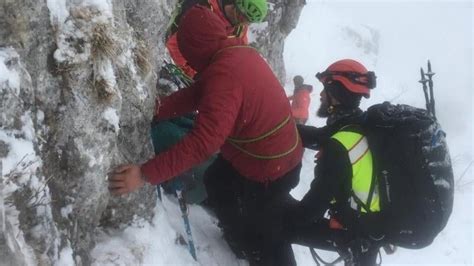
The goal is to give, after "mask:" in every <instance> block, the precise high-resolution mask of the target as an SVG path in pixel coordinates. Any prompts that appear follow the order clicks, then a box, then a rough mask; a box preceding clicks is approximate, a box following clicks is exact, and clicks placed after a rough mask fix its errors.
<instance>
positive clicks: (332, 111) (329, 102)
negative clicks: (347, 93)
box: [326, 91, 336, 114]
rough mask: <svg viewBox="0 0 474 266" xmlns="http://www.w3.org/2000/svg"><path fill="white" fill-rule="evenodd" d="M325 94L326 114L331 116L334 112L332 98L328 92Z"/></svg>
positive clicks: (334, 106)
mask: <svg viewBox="0 0 474 266" xmlns="http://www.w3.org/2000/svg"><path fill="white" fill-rule="evenodd" d="M326 94H327V99H328V108H327V112H328V114H332V113H334V111H335V110H336V105H335V104H334V101H333V99H334V98H333V97H332V95H331V93H330V92H329V91H326Z"/></svg>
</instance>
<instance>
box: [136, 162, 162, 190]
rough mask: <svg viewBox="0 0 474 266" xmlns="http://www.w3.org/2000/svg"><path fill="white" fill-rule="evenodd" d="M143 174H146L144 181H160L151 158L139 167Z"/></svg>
mask: <svg viewBox="0 0 474 266" xmlns="http://www.w3.org/2000/svg"><path fill="white" fill-rule="evenodd" d="M140 170H141V172H142V175H143V176H146V178H147V179H146V182H148V183H150V184H152V185H157V184H159V183H161V178H160V176H159V175H158V171H157V169H156V167H155V163H154V161H153V159H151V160H149V161H148V162H146V163H144V164H142V166H141V167H140Z"/></svg>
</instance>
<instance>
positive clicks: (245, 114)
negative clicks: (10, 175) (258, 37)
mask: <svg viewBox="0 0 474 266" xmlns="http://www.w3.org/2000/svg"><path fill="white" fill-rule="evenodd" d="M178 44H179V49H180V50H181V52H182V54H183V56H184V57H185V58H186V59H187V60H188V62H189V64H190V66H192V67H193V68H194V69H196V70H198V71H199V73H200V75H199V78H198V79H196V81H195V82H194V83H193V84H192V85H191V86H190V87H187V88H183V89H181V90H179V91H177V92H175V93H173V94H171V95H170V96H168V97H166V98H164V99H162V101H161V104H160V105H159V108H158V109H157V113H156V116H155V117H156V119H157V121H162V120H166V119H169V118H173V117H179V116H182V115H183V114H187V113H190V112H191V111H194V110H197V115H196V119H195V122H194V125H193V128H192V129H191V130H190V131H189V133H187V134H186V135H185V136H184V137H183V138H182V139H180V140H179V141H178V142H177V143H176V144H175V145H173V146H171V147H169V148H168V149H167V150H166V151H163V152H161V153H159V154H158V155H156V156H155V157H154V158H151V159H150V160H148V161H147V162H145V163H144V164H142V165H123V166H120V167H117V168H116V169H114V171H113V172H112V173H111V176H110V177H109V190H110V191H111V193H112V194H114V195H122V194H127V193H130V192H132V191H134V190H137V189H138V188H140V187H142V186H143V185H144V184H145V183H151V184H160V183H162V182H164V181H166V180H171V179H172V178H173V177H175V176H177V175H179V174H180V173H182V172H184V171H186V170H187V169H190V168H191V167H192V166H194V165H197V164H199V163H201V162H203V161H205V160H206V159H207V158H208V157H210V156H211V155H213V154H214V153H215V152H217V151H219V155H218V158H217V159H216V160H215V161H214V162H213V163H212V165H211V166H210V167H209V168H208V169H207V171H206V173H205V177H204V183H205V186H206V190H207V194H208V205H209V206H210V207H211V208H212V209H213V210H214V211H215V213H216V216H217V218H218V219H219V225H220V226H221V228H222V229H223V231H224V238H226V240H227V242H228V244H229V246H230V247H231V248H232V249H233V250H234V252H235V253H236V255H237V256H242V257H243V258H247V259H248V260H249V262H250V265H295V264H296V262H295V259H294V255H293V251H292V249H291V245H290V243H289V242H288V241H287V239H286V238H285V237H284V235H283V233H282V230H283V214H284V210H286V208H287V206H288V203H289V202H290V200H291V196H290V194H289V192H290V190H291V189H292V188H293V187H295V186H296V185H297V183H298V181H299V172H300V169H301V159H302V155H303V147H302V145H301V140H300V138H299V134H298V132H297V129H296V125H295V123H294V121H293V120H292V119H291V108H290V105H289V103H288V100H287V98H286V95H285V92H284V89H283V87H282V86H281V84H280V83H279V81H278V79H277V78H276V76H275V74H274V73H273V72H272V70H271V68H270V66H269V65H268V64H267V63H266V61H265V59H264V58H263V57H262V56H261V55H260V54H259V53H258V51H257V50H255V49H254V48H252V47H250V46H247V45H244V44H243V43H242V40H241V39H239V38H235V37H234V38H232V37H230V38H229V36H228V33H227V32H226V28H225V24H224V23H223V22H222V21H221V20H220V19H219V17H217V15H216V14H214V13H213V12H211V11H210V10H209V9H207V8H205V7H202V6H195V7H192V8H191V9H190V10H189V11H188V12H187V13H186V14H185V15H184V16H183V18H181V23H180V27H179V29H178Z"/></svg>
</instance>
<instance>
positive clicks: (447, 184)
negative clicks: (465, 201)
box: [363, 102, 454, 249]
mask: <svg viewBox="0 0 474 266" xmlns="http://www.w3.org/2000/svg"><path fill="white" fill-rule="evenodd" d="M364 121H365V122H364V123H363V128H364V131H365V134H366V136H367V139H368V142H369V146H370V149H371V151H372V153H373V158H374V167H375V173H377V179H376V182H377V184H378V188H379V193H380V204H381V214H382V217H384V218H383V220H384V223H385V226H384V228H385V230H384V231H385V233H386V237H387V239H386V240H388V241H389V242H390V243H391V244H394V245H397V246H401V247H404V248H415V249H416V248H423V247H426V246H428V245H429V244H431V243H432V242H433V240H434V238H435V237H436V236H437V235H438V233H439V232H440V231H441V230H443V228H444V227H445V226H446V223H447V221H448V218H449V216H450V215H451V211H452V207H453V194H454V180H453V170H452V167H451V160H450V156H449V152H448V147H447V144H446V139H445V133H444V132H443V131H442V130H441V127H440V125H439V124H438V122H437V121H436V119H435V118H433V117H432V116H431V115H430V114H429V113H428V112H427V111H426V110H423V109H418V108H415V107H412V106H408V105H392V104H390V103H389V102H384V103H382V104H377V105H374V106H372V107H370V108H369V109H368V110H367V112H366V113H365V119H364Z"/></svg>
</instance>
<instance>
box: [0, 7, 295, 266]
mask: <svg viewBox="0 0 474 266" xmlns="http://www.w3.org/2000/svg"><path fill="white" fill-rule="evenodd" d="M176 2H177V1H176V0H164V1H152V0H147V1H125V0H116V1H106V0H104V1H96V0H68V1H66V0H48V1H33V0H26V1H14V0H6V1H3V2H2V3H1V4H0V110H1V116H0V159H1V163H0V172H1V175H0V176H1V179H0V181H1V182H0V223H1V227H0V249H1V250H2V251H1V252H0V258H1V259H2V260H4V261H3V262H5V260H6V263H7V264H14V265H37V264H39V265H52V264H54V263H57V262H58V261H59V262H64V263H65V262H68V261H69V262H73V263H75V264H77V265H89V264H91V259H90V255H89V252H90V250H91V248H93V246H94V237H95V234H96V230H98V228H109V227H113V228H120V227H122V226H124V225H126V224H127V223H130V222H132V221H133V220H134V219H138V218H142V219H143V218H144V219H146V220H150V219H151V216H152V215H153V207H154V205H155V202H156V194H155V188H154V187H152V186H146V187H145V188H143V189H141V190H140V191H138V192H136V193H133V194H131V195H129V196H127V197H121V198H114V197H111V196H110V194H109V193H108V190H107V181H106V176H107V173H108V171H110V170H111V169H112V168H113V167H114V166H116V165H119V164H123V163H142V162H144V161H146V160H147V159H149V158H150V157H151V156H152V155H153V149H152V146H151V142H150V140H149V125H150V121H151V119H152V115H153V110H154V108H153V107H154V99H155V96H156V89H155V83H156V80H157V75H156V74H155V73H157V72H158V70H159V67H160V66H161V63H162V61H163V59H167V55H166V53H165V48H164V40H163V37H164V35H165V31H166V28H167V26H168V25H169V20H170V16H171V13H172V11H173V9H174V7H175V5H176ZM303 4H304V1H295V0H281V1H276V4H273V5H272V8H271V12H270V14H269V16H268V18H267V21H266V22H264V23H262V24H260V25H256V26H252V30H251V35H252V36H251V39H252V38H253V39H252V40H253V45H255V46H256V47H258V48H259V49H260V50H261V51H262V53H263V54H264V56H265V57H267V59H268V61H269V63H270V64H271V65H272V67H273V69H274V70H275V72H276V74H277V75H278V77H279V78H280V79H281V80H284V78H285V70H284V65H283V58H282V52H283V41H284V39H285V37H286V35H288V33H289V32H290V31H291V30H292V29H293V28H294V27H295V26H296V22H297V20H298V16H299V13H300V11H301V8H302V6H303Z"/></svg>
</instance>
